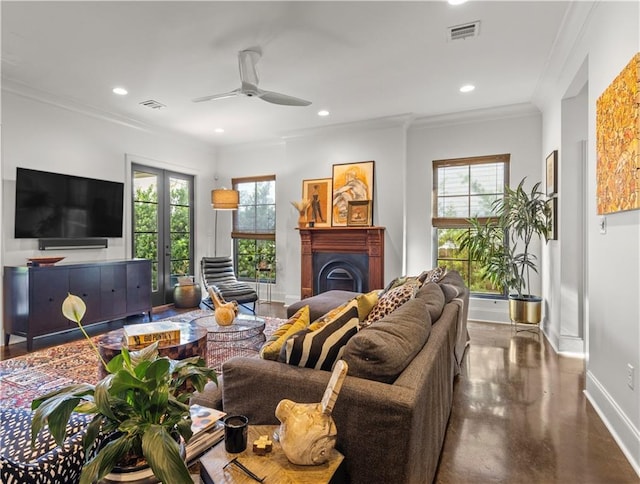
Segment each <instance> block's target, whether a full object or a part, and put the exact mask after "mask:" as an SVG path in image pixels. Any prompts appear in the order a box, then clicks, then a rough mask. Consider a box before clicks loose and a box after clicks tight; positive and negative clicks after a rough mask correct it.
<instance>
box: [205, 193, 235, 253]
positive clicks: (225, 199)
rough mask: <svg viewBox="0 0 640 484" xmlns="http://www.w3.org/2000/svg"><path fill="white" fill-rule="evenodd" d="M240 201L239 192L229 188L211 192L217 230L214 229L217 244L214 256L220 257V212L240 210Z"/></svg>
mask: <svg viewBox="0 0 640 484" xmlns="http://www.w3.org/2000/svg"><path fill="white" fill-rule="evenodd" d="M239 201H240V194H239V193H238V191H237V190H231V189H229V188H217V189H215V190H211V207H212V208H213V210H215V212H216V218H215V228H214V235H213V237H214V240H215V242H216V245H215V249H214V254H213V255H214V256H215V257H217V256H218V211H220V210H238V202H239Z"/></svg>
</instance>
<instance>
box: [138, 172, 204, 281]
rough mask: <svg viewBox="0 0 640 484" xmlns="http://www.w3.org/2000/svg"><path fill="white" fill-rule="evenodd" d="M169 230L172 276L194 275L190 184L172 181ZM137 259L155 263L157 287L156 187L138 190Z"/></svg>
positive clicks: (153, 272) (153, 270)
mask: <svg viewBox="0 0 640 484" xmlns="http://www.w3.org/2000/svg"><path fill="white" fill-rule="evenodd" d="M169 200H170V210H169V215H170V219H169V231H170V235H169V237H170V244H171V268H170V270H171V275H172V276H173V277H177V276H179V275H189V274H191V273H192V271H191V269H190V267H191V260H192V254H191V253H190V211H191V207H190V206H189V185H188V183H187V182H186V181H185V180H181V179H176V178H172V179H171V183H170V194H169ZM133 224H134V243H133V254H134V257H139V258H142V259H149V260H151V261H152V273H151V276H152V287H153V288H154V289H157V287H158V191H157V187H156V185H155V184H152V185H149V186H148V187H146V188H144V187H142V186H136V187H135V194H134V202H133Z"/></svg>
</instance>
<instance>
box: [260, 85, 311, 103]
mask: <svg viewBox="0 0 640 484" xmlns="http://www.w3.org/2000/svg"><path fill="white" fill-rule="evenodd" d="M258 97H259V98H260V99H262V100H264V101H267V102H269V103H273V104H282V105H285V106H309V105H310V104H311V101H305V100H304V99H300V98H297V97H293V96H288V95H286V94H280V93H278V92H273V91H263V90H261V89H260V90H259V91H258Z"/></svg>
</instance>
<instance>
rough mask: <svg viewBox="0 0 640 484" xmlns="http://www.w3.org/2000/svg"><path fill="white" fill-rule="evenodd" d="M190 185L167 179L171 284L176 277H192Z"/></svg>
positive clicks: (175, 280) (186, 181) (186, 182)
mask: <svg viewBox="0 0 640 484" xmlns="http://www.w3.org/2000/svg"><path fill="white" fill-rule="evenodd" d="M189 190H190V184H189V181H188V180H185V179H182V178H175V177H170V178H169V191H170V195H169V232H170V233H169V241H170V254H171V264H170V266H171V283H172V285H173V284H174V283H175V282H177V277H178V276H182V275H193V274H191V270H190V261H191V244H190V241H191V238H190V235H189V232H190V226H191V223H190V222H191V206H190V205H189V200H190V193H189Z"/></svg>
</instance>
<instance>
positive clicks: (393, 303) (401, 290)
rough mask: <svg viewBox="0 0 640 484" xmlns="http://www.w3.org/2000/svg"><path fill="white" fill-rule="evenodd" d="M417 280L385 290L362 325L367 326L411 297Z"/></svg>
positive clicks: (416, 285)
mask: <svg viewBox="0 0 640 484" xmlns="http://www.w3.org/2000/svg"><path fill="white" fill-rule="evenodd" d="M418 284H419V283H418V282H417V281H414V282H412V281H409V282H406V283H405V284H403V285H401V286H398V287H395V288H393V289H391V290H390V291H389V292H385V293H384V294H383V295H382V296H380V298H379V299H378V304H376V305H375V307H374V308H373V309H372V310H371V312H370V313H369V315H368V316H367V318H366V319H365V320H364V322H363V324H362V325H363V326H368V325H370V324H371V323H373V322H374V321H378V320H379V319H382V318H384V317H385V316H386V315H387V314H389V313H391V312H393V311H395V310H396V309H398V308H399V307H400V306H402V305H403V304H404V303H406V302H407V301H408V300H409V299H411V298H412V297H413V296H414V295H415V293H416V290H417V288H418V287H419V286H418Z"/></svg>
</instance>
